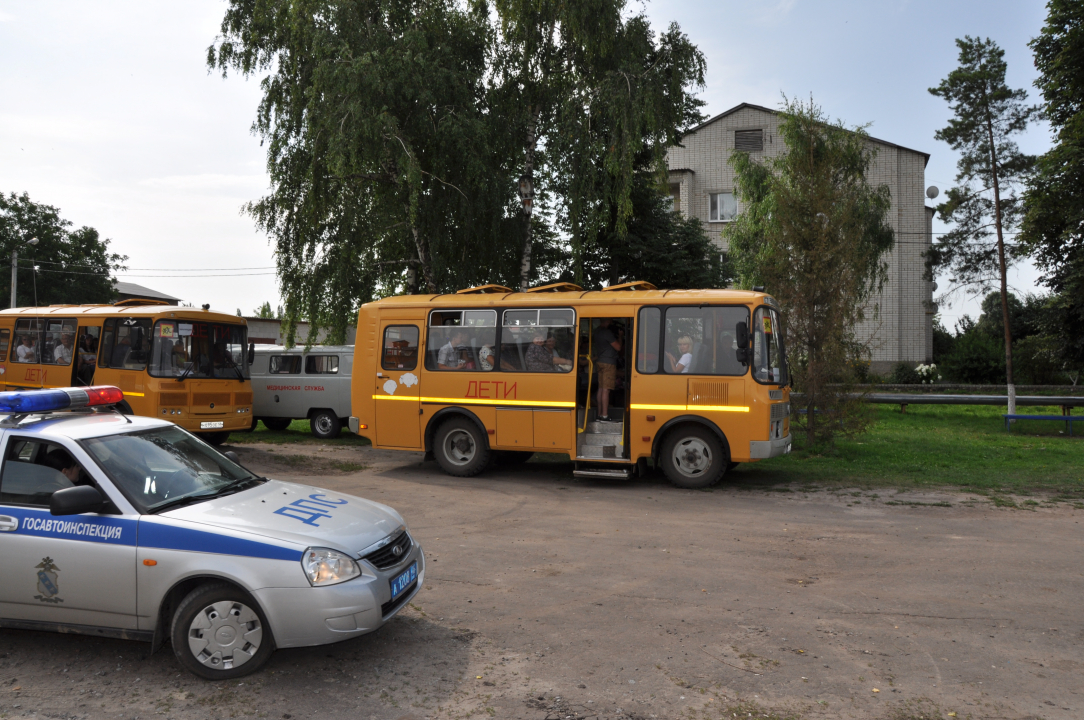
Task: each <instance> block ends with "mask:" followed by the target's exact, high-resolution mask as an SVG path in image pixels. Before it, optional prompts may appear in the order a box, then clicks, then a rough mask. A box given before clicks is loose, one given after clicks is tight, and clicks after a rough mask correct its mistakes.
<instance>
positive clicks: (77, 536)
mask: <svg viewBox="0 0 1084 720" xmlns="http://www.w3.org/2000/svg"><path fill="white" fill-rule="evenodd" d="M3 513H4V514H5V515H9V516H12V517H15V518H17V519H18V520H19V529H18V530H17V531H16V532H17V533H18V534H19V535H34V536H36V537H48V538H57V539H59V540H78V541H81V542H96V543H107V544H109V545H135V544H136V521H135V520H130V519H128V518H116V517H109V516H108V515H67V516H63V517H56V516H54V515H52V514H50V512H49V511H48V510H38V509H36V508H25V507H11V506H4V508H3Z"/></svg>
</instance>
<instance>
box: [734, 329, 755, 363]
mask: <svg viewBox="0 0 1084 720" xmlns="http://www.w3.org/2000/svg"><path fill="white" fill-rule="evenodd" d="M737 335H738V337H737V338H736V341H737V345H738V349H737V352H736V353H735V355H736V357H737V360H738V362H740V363H741V364H742V365H748V364H749V360H750V358H751V355H752V352H751V351H750V350H749V324H748V323H746V322H745V321H744V320H743V321H742V322H740V323H738V327H737Z"/></svg>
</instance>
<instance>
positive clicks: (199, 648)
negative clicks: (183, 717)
mask: <svg viewBox="0 0 1084 720" xmlns="http://www.w3.org/2000/svg"><path fill="white" fill-rule="evenodd" d="M170 639H171V640H172V641H173V654H174V655H176V656H177V660H178V661H180V663H181V666H182V667H184V668H185V669H186V670H188V671H189V672H192V673H195V674H196V675H199V676H200V677H203V678H207V679H208V680H229V679H230V678H237V677H241V676H242V675H248V674H249V673H251V672H255V671H256V670H259V669H260V668H261V667H262V666H263V665H264V663H266V662H267V659H268V658H269V657H271V653H272V651H274V649H275V641H274V638H272V636H271V629H270V628H269V627H268V625H267V618H265V617H264V614H263V611H262V610H260V606H259V605H257V604H256V601H255V600H253V599H252V597H251V596H250V595H249V594H248V593H246V592H244V591H243V590H241V589H239V588H237V587H235V586H234V585H230V584H228V583H221V582H219V583H208V584H207V585H201V586H200V587H198V588H196V589H195V590H193V591H192V592H190V593H188V595H186V596H185V598H184V600H182V601H181V604H180V605H179V606H177V612H175V613H174V614H173V623H172V625H171V627H170Z"/></svg>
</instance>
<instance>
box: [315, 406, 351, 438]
mask: <svg viewBox="0 0 1084 720" xmlns="http://www.w3.org/2000/svg"><path fill="white" fill-rule="evenodd" d="M309 429H310V430H312V434H313V435H315V436H316V437H318V438H320V439H321V440H328V439H330V438H334V437H339V431H341V430H342V429H343V424H342V422H341V421H340V420H339V416H338V415H336V414H335V413H333V412H331V411H330V410H317V411H316V412H314V413H313V414H312V417H311V418H309Z"/></svg>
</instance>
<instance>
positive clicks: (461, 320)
mask: <svg viewBox="0 0 1084 720" xmlns="http://www.w3.org/2000/svg"><path fill="white" fill-rule="evenodd" d="M496 351H497V311H496V310H440V311H435V312H432V313H429V339H428V341H427V344H426V352H425V369H426V370H460V371H467V372H489V371H491V370H493V369H494V368H495V367H496Z"/></svg>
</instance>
